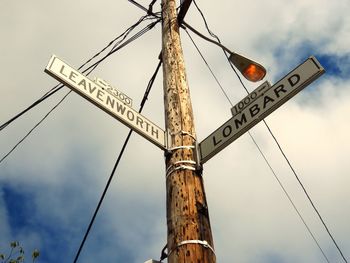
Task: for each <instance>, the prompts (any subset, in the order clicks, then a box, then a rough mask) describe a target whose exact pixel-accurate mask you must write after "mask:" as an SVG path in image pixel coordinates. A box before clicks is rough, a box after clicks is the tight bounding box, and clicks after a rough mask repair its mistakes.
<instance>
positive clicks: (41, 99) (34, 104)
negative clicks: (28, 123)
mask: <svg viewBox="0 0 350 263" xmlns="http://www.w3.org/2000/svg"><path fill="white" fill-rule="evenodd" d="M147 19H150V16H148V15H145V16H142V17H141V18H140V19H139V20H138V21H137V22H136V23H135V24H133V25H132V26H130V27H129V28H128V29H126V30H125V31H124V32H123V33H122V34H120V35H119V36H117V37H116V38H115V39H113V40H112V41H110V42H109V43H108V44H107V45H106V46H105V47H104V48H103V49H102V50H100V51H99V52H98V53H96V54H95V55H94V56H92V57H91V58H89V59H88V60H87V61H86V62H84V63H83V64H82V65H81V66H80V67H79V68H78V70H81V69H82V68H83V67H85V66H86V65H87V64H88V63H90V62H91V61H92V60H93V59H95V58H97V57H98V56H100V55H101V54H102V53H103V52H104V51H105V50H106V49H107V48H109V47H110V46H111V45H112V44H113V43H115V42H116V41H117V40H118V39H120V38H122V39H121V40H120V41H119V42H117V43H116V44H115V45H114V47H113V48H112V51H113V50H115V49H117V48H118V45H119V44H120V43H121V42H122V41H123V40H124V39H125V38H126V37H127V35H128V34H129V33H130V32H132V30H133V29H134V28H136V27H137V26H138V25H139V24H140V23H142V22H143V21H145V20H147ZM153 19H154V18H153ZM152 24H153V23H151V25H152ZM153 26H154V25H153ZM153 26H152V27H153ZM148 27H149V26H148ZM146 28H147V27H146ZM143 30H144V29H143ZM128 43H130V42H128ZM128 43H127V44H128ZM127 44H125V45H127ZM125 45H123V46H122V47H124V46H125ZM122 47H119V49H121V48H122ZM119 49H117V50H119ZM117 50H115V51H117ZM115 51H114V52H115ZM109 55H111V54H110V53H109ZM109 55H107V56H105V57H104V58H103V59H101V60H100V61H97V62H95V63H94V64H93V65H91V66H90V67H89V68H87V69H85V70H83V71H82V72H83V73H85V72H86V71H88V70H89V69H92V68H96V66H97V65H98V64H99V63H101V62H102V61H103V60H104V59H106V57H108V56H109ZM90 73H91V72H89V73H88V74H90ZM63 87H64V85H63V84H58V85H56V86H54V87H53V88H51V89H50V90H49V91H47V92H46V93H45V94H44V95H43V96H42V97H40V98H39V99H38V100H36V101H35V102H34V103H32V104H31V105H30V106H28V107H27V108H26V109H24V110H23V111H21V112H19V113H18V114H16V115H15V116H14V117H12V118H11V119H9V120H8V121H6V122H5V123H3V124H2V125H1V126H0V131H2V130H3V129H4V128H6V127H7V126H8V125H9V124H11V123H12V122H13V121H15V120H16V119H18V118H19V117H21V116H22V115H23V114H25V113H26V112H28V111H29V110H31V109H33V108H34V107H35V106H37V105H39V104H40V103H41V102H43V101H44V100H46V99H47V98H49V97H50V96H52V95H53V94H55V93H56V92H57V91H59V90H60V89H62V88H63Z"/></svg>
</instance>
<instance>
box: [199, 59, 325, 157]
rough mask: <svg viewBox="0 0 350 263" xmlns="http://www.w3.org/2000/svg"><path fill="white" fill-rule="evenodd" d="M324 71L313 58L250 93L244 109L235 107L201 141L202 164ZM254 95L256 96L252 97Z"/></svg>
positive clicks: (243, 106)
mask: <svg viewBox="0 0 350 263" xmlns="http://www.w3.org/2000/svg"><path fill="white" fill-rule="evenodd" d="M323 73H324V68H323V67H322V66H321V64H320V63H319V62H318V61H317V59H316V58H315V57H310V58H309V59H308V60H306V61H305V62H304V63H302V64H300V65H299V66H298V67H297V68H295V69H294V70H293V71H291V72H290V73H289V74H288V75H287V76H285V77H284V78H282V79H281V80H280V81H278V82H277V83H276V84H275V85H273V86H272V87H269V88H266V89H265V88H264V91H263V92H262V93H260V95H259V96H255V95H253V94H252V93H251V94H249V95H248V96H247V97H249V98H252V101H251V102H250V101H249V102H248V100H247V103H244V99H243V105H242V107H241V108H240V107H239V106H238V105H239V104H237V105H236V106H237V107H236V108H235V107H234V108H233V110H232V114H233V117H232V118H231V119H229V120H228V121H227V122H226V123H224V124H223V125H222V126H221V127H219V128H218V129H217V130H216V131H214V132H213V133H212V134H210V135H209V136H208V137H207V138H206V139H204V140H203V141H202V142H201V143H200V144H199V149H200V158H201V163H205V162H206V161H208V160H209V159H210V158H212V157H213V156H214V155H215V154H217V153H218V152H220V151H221V150H222V149H224V148H225V147H226V146H228V145H229V144H230V143H232V142H233V141H234V140H236V139H237V138H239V137H240V136H241V135H242V134H244V133H245V132H247V131H248V130H249V129H250V128H252V127H253V126H254V125H256V124H257V123H258V122H260V121H261V120H263V119H264V118H265V117H266V116H268V115H269V114H270V113H272V112H273V111H274V110H276V109H277V108H278V107H280V106H281V105H282V104H284V103H285V102H286V101H288V100H289V99H290V98H292V97H293V96H294V95H296V94H297V93H298V92H299V91H301V90H302V89H303V88H305V87H306V86H307V85H308V84H310V83H311V82H312V81H314V80H315V79H317V78H318V77H319V76H321V75H322V74H323ZM254 92H256V90H255V91H254ZM253 97H256V99H254V100H253Z"/></svg>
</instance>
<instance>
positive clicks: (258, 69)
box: [229, 52, 266, 82]
mask: <svg viewBox="0 0 350 263" xmlns="http://www.w3.org/2000/svg"><path fill="white" fill-rule="evenodd" d="M229 61H230V62H231V63H232V64H233V65H234V66H235V67H236V68H237V69H238V70H239V71H240V72H241V73H242V75H243V76H244V77H245V78H246V79H247V80H249V81H252V82H257V81H260V80H262V79H263V78H264V77H265V75H266V69H265V68H264V67H263V66H262V65H260V64H259V63H257V62H255V61H252V60H250V59H248V58H246V57H243V56H241V55H239V54H237V53H232V52H231V55H230V57H229Z"/></svg>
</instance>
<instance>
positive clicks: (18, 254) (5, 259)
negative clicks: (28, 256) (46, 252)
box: [0, 241, 40, 263]
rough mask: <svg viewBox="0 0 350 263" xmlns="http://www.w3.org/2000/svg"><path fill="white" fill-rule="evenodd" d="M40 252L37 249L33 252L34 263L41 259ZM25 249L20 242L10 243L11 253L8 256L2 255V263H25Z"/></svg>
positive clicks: (0, 254)
mask: <svg viewBox="0 0 350 263" xmlns="http://www.w3.org/2000/svg"><path fill="white" fill-rule="evenodd" d="M39 255H40V252H39V250H37V249H35V250H34V251H33V252H32V260H33V261H32V262H35V260H36V259H37V258H38V257H39ZM24 262H25V261H24V249H23V248H22V247H21V246H20V244H19V242H17V241H14V242H11V243H10V253H9V254H8V255H5V254H2V253H0V263H24Z"/></svg>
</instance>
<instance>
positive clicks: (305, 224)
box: [185, 29, 329, 263]
mask: <svg viewBox="0 0 350 263" xmlns="http://www.w3.org/2000/svg"><path fill="white" fill-rule="evenodd" d="M185 32H186V33H187V35H188V36H189V38H190V40H191V42H192V43H193V45H194V46H195V48H196V49H197V51H198V53H199V55H200V56H201V58H202V60H203V61H204V63H205V64H206V66H207V67H208V69H209V71H210V73H211V74H212V76H213V78H214V79H215V81H216V83H217V84H218V86H219V87H220V89H221V91H222V92H223V93H224V95H225V97H226V99H227V100H228V102H229V103H230V104H231V106H232V107H233V103H232V102H231V100H230V98H229V97H228V95H227V93H226V91H225V89H224V88H223V87H222V85H221V83H220V82H219V80H218V78H217V77H216V76H215V74H214V72H213V70H212V69H211V67H210V66H209V64H208V62H207V60H206V59H205V57H204V56H203V54H202V52H201V51H200V49H199V48H198V46H197V44H196V43H195V42H194V40H193V38H192V36H191V35H190V33H189V32H188V31H187V29H185ZM248 134H249V136H250V138H251V139H252V141H253V143H254V144H255V146H256V148H257V149H258V151H259V153H260V154H261V156H262V157H263V159H264V161H265V163H266V164H267V166H268V167H269V169H270V171H271V172H272V174H273V176H274V177H275V179H276V180H277V182H278V184H279V185H280V187H281V189H282V190H283V192H284V194H285V195H286V197H287V198H288V200H289V202H290V203H291V205H292V206H293V208H294V210H295V212H296V213H297V214H298V216H299V218H300V219H301V221H302V222H303V224H304V226H305V227H306V229H307V231H308V232H309V234H310V236H311V237H312V239H313V240H314V242H315V243H316V245H317V247H318V248H319V250H320V251H321V253H322V255H323V257H324V258H325V259H326V261H327V262H328V263H329V260H328V258H327V256H326V254H325V252H324V251H323V249H322V248H321V246H320V244H319V242H318V241H317V239H316V237H315V235H314V234H313V233H312V231H311V229H310V227H309V226H308V224H307V223H306V221H305V219H304V218H303V216H302V215H301V213H300V211H299V209H298V208H297V207H296V205H295V204H294V201H293V199H292V198H291V196H290V194H289V193H288V192H287V190H286V188H285V187H284V186H283V184H282V182H281V180H280V179H279V178H278V176H277V174H276V172H275V170H274V169H273V168H272V166H271V164H270V162H269V161H268V159H267V157H266V156H265V154H264V153H263V151H262V150H261V148H260V146H259V145H258V143H257V142H256V140H255V139H254V137H253V135H252V134H251V132H250V131H248Z"/></svg>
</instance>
